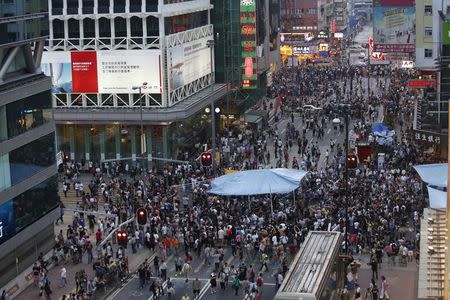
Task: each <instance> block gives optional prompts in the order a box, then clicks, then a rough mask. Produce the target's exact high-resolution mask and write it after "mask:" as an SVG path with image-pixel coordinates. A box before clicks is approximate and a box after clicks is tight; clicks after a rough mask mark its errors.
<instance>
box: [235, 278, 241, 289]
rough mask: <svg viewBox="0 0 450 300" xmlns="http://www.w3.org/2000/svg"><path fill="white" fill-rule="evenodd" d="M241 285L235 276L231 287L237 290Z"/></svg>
mask: <svg viewBox="0 0 450 300" xmlns="http://www.w3.org/2000/svg"><path fill="white" fill-rule="evenodd" d="M240 285H241V282H240V281H239V278H238V277H237V276H236V277H234V279H233V287H235V288H237V287H239V286H240Z"/></svg>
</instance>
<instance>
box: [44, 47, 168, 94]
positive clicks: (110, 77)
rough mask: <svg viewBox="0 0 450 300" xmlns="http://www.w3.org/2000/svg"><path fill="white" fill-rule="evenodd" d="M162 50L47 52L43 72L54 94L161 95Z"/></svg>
mask: <svg viewBox="0 0 450 300" xmlns="http://www.w3.org/2000/svg"><path fill="white" fill-rule="evenodd" d="M160 56H161V52H160V51H159V50H113V51H109V50H104V51H72V52H44V54H43V57H42V64H41V66H42V70H43V72H44V73H45V74H46V75H48V76H50V77H51V78H52V81H53V88H52V90H53V92H54V93H105V94H109V93H124V94H125V93H127V94H129V93H139V91H138V90H133V89H132V87H133V86H140V85H142V83H144V82H147V86H146V88H145V90H144V91H143V92H144V93H151V94H159V93H161V63H160Z"/></svg>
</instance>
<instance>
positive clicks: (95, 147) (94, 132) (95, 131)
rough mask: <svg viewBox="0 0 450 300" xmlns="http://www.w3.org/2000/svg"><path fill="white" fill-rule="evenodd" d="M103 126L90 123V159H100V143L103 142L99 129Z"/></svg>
mask: <svg viewBox="0 0 450 300" xmlns="http://www.w3.org/2000/svg"><path fill="white" fill-rule="evenodd" d="M101 129H103V128H100V126H98V125H92V127H91V128H90V129H89V132H90V135H91V141H92V144H91V153H90V157H89V158H90V160H91V161H96V162H98V161H100V143H101V142H103V141H101V140H100V130H101Z"/></svg>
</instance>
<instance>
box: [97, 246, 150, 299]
mask: <svg viewBox="0 0 450 300" xmlns="http://www.w3.org/2000/svg"><path fill="white" fill-rule="evenodd" d="M155 256H156V253H153V254H152V255H151V256H150V257H148V258H147V260H148V261H151V260H153V259H154V258H155ZM144 260H145V259H144ZM143 263H144V261H142V262H141V263H140V264H138V266H140V265H141V264H143ZM138 277H139V276H138V275H137V274H135V275H134V276H133V277H131V278H132V279H133V278H138ZM131 281H132V280H129V281H128V282H126V283H125V284H124V285H123V286H121V287H120V288H118V289H117V290H115V291H114V292H113V293H112V294H111V295H109V296H108V297H107V298H106V299H107V300H110V299H114V298H115V297H116V296H117V295H118V294H119V293H120V292H121V291H122V290H123V289H125V287H126V286H128V284H130V282H131Z"/></svg>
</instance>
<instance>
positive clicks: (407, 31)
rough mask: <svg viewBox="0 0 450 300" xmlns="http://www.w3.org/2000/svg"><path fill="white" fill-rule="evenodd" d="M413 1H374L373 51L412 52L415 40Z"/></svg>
mask: <svg viewBox="0 0 450 300" xmlns="http://www.w3.org/2000/svg"><path fill="white" fill-rule="evenodd" d="M415 28H416V19H415V7H414V3H413V2H411V1H409V0H395V1H383V0H377V1H374V28H373V40H374V45H375V51H379V52H414V51H415V42H416V29H415Z"/></svg>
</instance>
